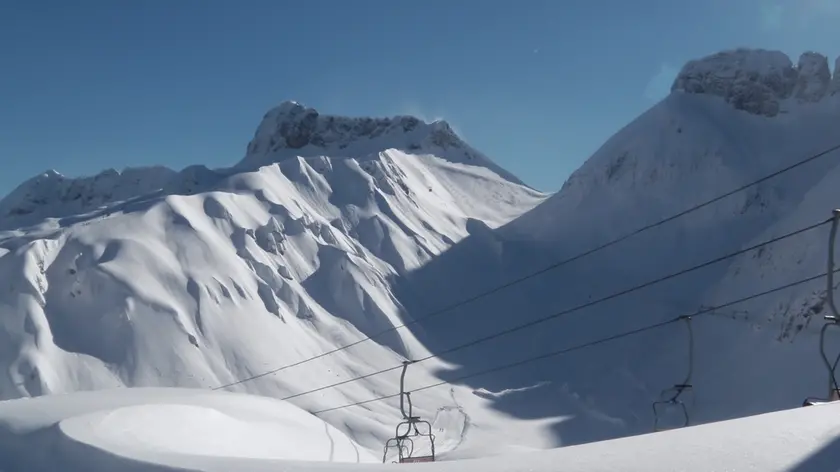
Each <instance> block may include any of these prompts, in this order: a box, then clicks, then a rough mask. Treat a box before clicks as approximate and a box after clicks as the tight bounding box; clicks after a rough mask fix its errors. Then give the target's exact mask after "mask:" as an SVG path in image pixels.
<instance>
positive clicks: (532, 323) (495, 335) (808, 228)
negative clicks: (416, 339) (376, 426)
mask: <svg viewBox="0 0 840 472" xmlns="http://www.w3.org/2000/svg"><path fill="white" fill-rule="evenodd" d="M831 221H832V220H831V219H827V220H824V221H821V222H819V223H815V224H812V225H810V226H806V227H804V228H801V229H798V230H796V231H792V232H790V233H786V234H783V235H782V236H777V237H775V238H772V239H768V240H767V241H764V242H761V243H758V244H754V245H752V246H749V247H747V248H744V249H740V250H738V251H735V252H731V253H729V254H726V255H723V256H720V257H717V258H715V259H712V260H709V261H706V262H703V263H702V264H698V265H695V266H692V267H689V268H686V269H682V270H679V271H677V272H673V273H670V274H668V275H665V276H662V277H659V278H656V279H653V280H650V281H648V282H644V283H642V284H639V285H635V286H633V287H630V288H628V289H624V290H621V291H618V292H613V293H612V294H610V295H607V296H605V297H601V298H598V299H595V300H592V301H590V302H586V303H583V304H580V305H576V306H573V307H571V308H567V309H565V310H562V311H559V312H555V313H553V314H551V315H548V316H543V317H542V318H537V319H535V320H532V321H528V322H525V323H522V324H519V325H516V326H513V327H511V328H507V329H505V330H502V331H498V332H496V333H493V334H489V335H487V336H483V337H480V338H478V339H474V340H472V341H469V342H466V343H464V344H459V345H456V346H453V347H451V348H449V349H445V350H443V351H440V352H438V353H433V354H430V355H428V356H426V357H421V358H420V359H416V360H415V362H423V361H427V360H429V359H433V358H436V357H441V356H445V355H447V354H451V353H453V352H456V351H460V350H462V349H466V348H468V347H472V346H475V345H477V344H481V343H483V342H486V341H490V340H492V339H497V338H501V337H503V336H507V335H509V334H512V333H515V332H517V331H521V330H523V329H526V328H531V327H533V326H536V325H539V324H542V323H545V322H547V321H550V320H553V319H556V318H560V317H561V316H565V315H568V314H571V313H574V312H576V311H580V310H583V309H585V308H589V307H592V306H595V305H598V304H601V303H604V302H606V301H609V300H613V299H615V298H619V297H621V296H624V295H627V294H629V293H632V292H636V291H639V290H642V289H644V288H647V287H650V286H652V285H656V284H658V283H662V282H664V281H666V280H670V279H673V278H675V277H679V276H681V275H684V274H687V273H689V272H693V271H696V270H699V269H702V268H705V267H708V266H711V265H713V264H716V263H719V262H722V261H725V260H728V259H732V258H734V257H736V256H739V255H741V254H745V253H748V252H750V251H754V250H756V249H758V248H761V247H764V246H767V245H770V244H773V243H776V242H779V241H782V240H784V239H788V238H791V237H793V236H797V235H799V234H802V233H805V232H807V231H811V230H813V229H816V228H819V227H821V226H823V225H826V224H828V223H830V222H831ZM401 367H402V366H401V365H398V366H394V367H389V368H386V369H382V370H379V371H376V372H372V373H369V374H365V375H361V376H359V377H354V378H351V379H347V380H342V381H340V382H336V383H333V384H330V385H325V386H323V387H319V388H315V389H312V390H308V391H305V392H300V393H296V394H294V395H289V396H287V397H284V398H282V400H291V399H293V398H297V397H300V396H303V395H309V394H311V393H315V392H320V391H322V390H326V389H329V388H333V387H337V386H339V385H344V384H348V383H351V382H356V381H359V380H362V379H366V378H369V377H373V376H376V375H380V374H384V373H386V372H391V371H394V370H397V369H400V368H401Z"/></svg>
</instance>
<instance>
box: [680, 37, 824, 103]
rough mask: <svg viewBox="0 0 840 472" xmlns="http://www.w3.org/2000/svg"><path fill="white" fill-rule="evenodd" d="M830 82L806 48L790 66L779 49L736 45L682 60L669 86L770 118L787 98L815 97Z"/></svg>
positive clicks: (816, 57) (821, 61)
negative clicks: (717, 98) (681, 65)
mask: <svg viewBox="0 0 840 472" xmlns="http://www.w3.org/2000/svg"><path fill="white" fill-rule="evenodd" d="M837 70H838V69H836V68H835V83H836V80H837V77H836V76H837ZM830 83H831V72H830V71H829V68H828V59H827V58H826V57H825V56H823V55H820V54H817V53H814V52H806V53H804V54H802V56H800V58H799V62H798V64H797V65H796V67H794V65H793V63H792V62H791V60H790V58H788V56H787V55H785V54H784V53H782V52H780V51H767V50H763V49H758V50H755V49H736V50H732V51H724V52H719V53H717V54H713V55H711V56H707V57H704V58H702V59H698V60H694V61H690V62H688V63H687V64H686V65H685V66H683V68H682V70H681V71H680V73H679V74H678V75H677V78H676V79H675V80H674V84H673V85H672V87H671V90H672V91H681V92H687V93H696V94H708V95H714V96H718V97H723V98H724V99H725V100H726V101H727V102H728V103H730V104H732V106H734V107H735V108H736V109H739V110H744V111H747V112H750V113H754V114H757V115H763V116H776V115H778V114H779V113H780V112H783V111H786V109H785V101H787V100H788V99H791V98H793V99H796V100H798V101H800V102H818V101H820V100H821V99H822V98H823V97H825V96H826V95H827V94H828V93H829V91H830V90H829V89H830ZM835 90H836V89H835Z"/></svg>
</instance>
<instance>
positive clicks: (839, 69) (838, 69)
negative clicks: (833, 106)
mask: <svg viewBox="0 0 840 472" xmlns="http://www.w3.org/2000/svg"><path fill="white" fill-rule="evenodd" d="M828 93H829V94H830V95H835V94H837V93H840V57H838V58H837V60H835V61H834V77H832V79H831V84H830V85H829V86H828Z"/></svg>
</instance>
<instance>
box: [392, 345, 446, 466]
mask: <svg viewBox="0 0 840 472" xmlns="http://www.w3.org/2000/svg"><path fill="white" fill-rule="evenodd" d="M412 363H413V362H411V361H403V370H402V374H401V375H400V412H401V413H402V416H403V420H402V421H401V422H400V423H399V424H398V425H397V427H396V428H395V432H394V437H392V438H390V439H388V441H386V442H385V452H384V453H383V454H382V463H385V461H386V460H387V458H388V450H389V449H392V448H396V449H397V461H396V462H398V463H400V464H406V463H412V462H434V461H435V435H434V434H433V433H432V424H431V423H429V422H428V421H426V420H422V419H420V417H419V416H414V415H413V413H414V411H413V410H414V407H413V405H412V403H411V392H406V391H405V372H406V370H407V369H408V365H409V364H412ZM405 402H407V403H408V413H407V414H406V412H405ZM418 425H421V427H420V428H418V427H417V426H418ZM422 426H425V428H423V427H422ZM403 429H404V430H405V431H404V432H401V431H402V430H403ZM424 429H425V430H424ZM412 432H413V433H412ZM418 437H423V438H427V439H428V441H429V444H430V453H429V454H426V455H421V456H415V455H414V439H415V438H418Z"/></svg>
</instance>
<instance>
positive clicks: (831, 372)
mask: <svg viewBox="0 0 840 472" xmlns="http://www.w3.org/2000/svg"><path fill="white" fill-rule="evenodd" d="M838 221H840V209H835V210H834V211H832V218H831V231H830V232H829V236H828V273H827V274H826V281H827V282H826V283H827V287H826V301H827V302H828V307H829V309H830V310H831V313H832V314H831V315H825V316H824V317H823V319H824V320H825V322H826V323H825V324H824V325H823V327H822V329H821V330H820V357H822V360H823V363H824V364H825V368H826V370H827V371H828V397H827V398H825V399H823V398H815V397H808V398H806V399H805V400H804V401H803V402H802V406H814V405H820V404H823V403H830V402H835V401H837V400H840V386H838V382H837V365H838V364H840V354H838V355H837V358H836V359H834V363H832V362H831V361H830V360H829V359H828V354H827V353H826V351H825V333H826V332H827V331H828V328H829V327H830V326H837V327H840V313H838V312H837V305H835V303H834V243H835V240H836V237H837V223H838Z"/></svg>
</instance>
